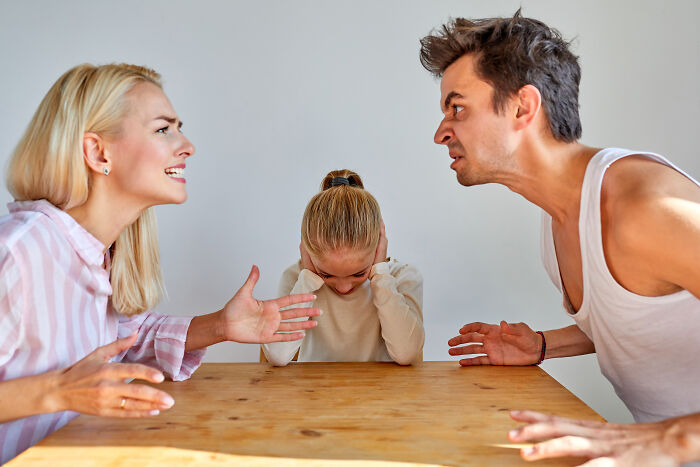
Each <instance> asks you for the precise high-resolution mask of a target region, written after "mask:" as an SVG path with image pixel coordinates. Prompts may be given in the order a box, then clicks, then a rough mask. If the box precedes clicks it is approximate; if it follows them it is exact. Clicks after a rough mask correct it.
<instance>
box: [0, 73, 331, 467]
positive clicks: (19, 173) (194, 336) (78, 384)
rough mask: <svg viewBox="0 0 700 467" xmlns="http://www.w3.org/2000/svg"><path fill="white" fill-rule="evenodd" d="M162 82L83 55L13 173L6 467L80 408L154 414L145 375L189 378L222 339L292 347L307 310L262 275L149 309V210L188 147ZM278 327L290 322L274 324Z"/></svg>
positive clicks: (157, 282)
mask: <svg viewBox="0 0 700 467" xmlns="http://www.w3.org/2000/svg"><path fill="white" fill-rule="evenodd" d="M181 125H182V122H181V121H180V120H179V118H178V116H177V114H176V113H175V111H174V110H173V108H172V106H171V104H170V102H169V101H168V98H167V97H166V96H165V94H164V93H163V91H162V89H161V84H160V76H159V75H158V74H157V73H156V72H154V71H152V70H150V69H147V68H142V67H137V66H132V65H105V66H99V67H95V66H91V65H81V66H78V67H75V68H73V69H71V70H69V71H68V72H66V73H65V74H64V75H63V76H61V77H60V78H59V79H58V81H57V82H56V83H55V84H54V85H53V87H52V88H51V89H50V90H49V92H48V93H47V95H46V96H45V97H44V99H43V101H42V102H41V104H40V105H39V108H38V110H37V111H36V113H35V115H34V117H33V119H32V121H31V122H30V124H29V126H28V128H27V130H26V133H25V134H24V136H23V137H22V139H21V140H20V142H19V144H18V146H17V148H16V150H15V153H14V155H13V157H12V160H11V163H10V167H9V171H8V187H9V190H10V192H11V193H12V194H13V195H14V197H15V199H16V201H15V202H14V203H11V204H10V205H9V209H10V214H9V215H7V216H5V217H2V218H0V463H3V462H6V461H7V460H9V459H10V458H12V457H13V456H15V455H16V454H18V453H19V452H21V451H22V450H24V449H26V448H27V447H29V446H31V445H32V444H34V443H36V442H37V441H39V440H40V439H42V438H43V437H44V436H46V435H47V434H49V433H51V432H52V431H54V430H56V429H58V428H60V427H61V426H62V425H64V424H65V423H67V422H68V421H70V420H71V419H72V418H74V417H75V416H77V413H76V412H80V413H87V414H93V415H105V416H115V417H145V416H151V415H157V414H158V412H159V410H163V409H167V408H169V407H171V406H172V405H173V403H174V401H173V399H172V398H171V397H170V396H169V395H168V394H167V393H165V392H163V391H160V390H157V389H154V388H152V387H149V386H146V385H142V384H125V383H124V380H125V379H128V378H137V379H142V380H145V381H150V382H152V383H158V382H161V381H163V379H164V375H163V373H165V374H166V375H167V376H169V377H170V378H172V379H173V380H176V381H177V380H183V379H187V378H188V377H189V376H190V375H191V374H192V372H193V371H194V370H195V369H196V368H197V367H198V366H199V364H200V362H201V360H202V356H203V354H204V350H203V349H204V348H205V347H206V346H208V345H211V344H214V343H216V342H221V341H224V340H235V341H238V342H249V343H262V342H274V341H288V340H293V339H299V338H301V337H302V336H303V334H302V333H300V332H294V331H299V330H302V329H308V328H310V327H312V326H314V325H315V324H316V323H315V322H311V321H304V322H298V323H280V320H281V319H287V318H293V317H299V316H315V315H317V314H318V313H319V311H318V310H316V309H311V308H302V309H297V310H292V311H282V312H280V311H279V310H280V308H281V307H285V306H289V305H292V304H296V303H300V302H308V301H309V300H312V299H313V296H312V295H308V294H307V295H300V296H294V297H284V298H281V299H278V300H269V301H259V300H256V299H254V298H253V296H252V293H253V287H254V286H255V283H256V281H257V279H258V275H259V272H258V270H257V268H256V267H255V266H254V267H253V269H252V271H251V273H250V276H249V277H248V280H247V281H246V283H245V284H244V285H243V287H242V288H241V289H240V290H239V291H238V292H237V293H236V295H235V296H234V297H233V298H232V299H231V300H230V301H229V302H228V303H227V304H226V305H225V306H224V307H223V308H222V309H221V310H219V311H217V312H215V313H211V314H208V315H203V316H197V317H195V318H186V317H166V316H161V315H158V314H155V313H153V312H149V311H147V310H149V309H151V308H152V307H154V306H155V305H156V304H157V303H158V302H159V301H160V299H161V290H162V287H161V283H162V280H161V271H160V265H159V259H158V244H157V237H156V224H155V217H154V214H153V211H152V209H151V206H154V205H157V204H168V203H175V204H179V203H182V202H184V201H185V200H186V198H187V191H186V189H185V186H186V184H185V176H184V171H185V163H186V161H187V158H189V157H190V156H192V154H194V147H193V146H192V144H191V143H190V141H189V140H188V139H187V138H186V137H185V136H184V135H183V134H182V133H181V131H180V126H181ZM278 331H285V333H279V332H278Z"/></svg>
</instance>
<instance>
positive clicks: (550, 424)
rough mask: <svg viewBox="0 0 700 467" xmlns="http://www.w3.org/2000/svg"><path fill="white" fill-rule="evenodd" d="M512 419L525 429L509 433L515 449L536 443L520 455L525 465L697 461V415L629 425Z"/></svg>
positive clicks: (528, 415) (525, 416)
mask: <svg viewBox="0 0 700 467" xmlns="http://www.w3.org/2000/svg"><path fill="white" fill-rule="evenodd" d="M510 415H511V417H512V418H513V419H514V420H516V421H519V422H525V423H527V425H525V426H522V427H520V428H517V429H514V430H512V431H511V432H510V433H508V438H509V439H510V440H511V441H513V442H518V443H524V442H530V441H534V442H537V443H536V444H534V445H533V446H531V447H527V448H523V449H522V450H521V455H522V456H523V458H525V459H526V460H529V461H534V460H539V459H546V458H551V457H567V456H582V457H590V458H606V460H607V461H608V462H607V463H606V464H605V465H616V466H630V467H631V466H638V465H679V464H684V463H686V462H691V461H695V460H700V413H696V414H691V415H685V416H683V417H676V418H671V419H668V420H663V421H661V422H656V423H637V424H632V425H616V424H613V423H602V422H595V421H588V420H572V419H568V418H561V417H555V416H552V415H545V414H541V413H537V412H530V411H515V412H511V414H510ZM543 440H544V441H543ZM601 460H603V459H601ZM596 465H598V464H596ZM601 465H603V464H601Z"/></svg>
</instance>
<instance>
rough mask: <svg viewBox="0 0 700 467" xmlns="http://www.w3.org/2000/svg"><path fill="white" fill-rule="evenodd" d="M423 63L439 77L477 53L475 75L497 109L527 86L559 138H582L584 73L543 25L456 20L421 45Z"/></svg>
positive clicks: (523, 20) (552, 31)
mask: <svg viewBox="0 0 700 467" xmlns="http://www.w3.org/2000/svg"><path fill="white" fill-rule="evenodd" d="M420 43H421V50H420V61H421V64H422V65H423V66H424V67H425V69H426V70H428V71H429V72H431V73H432V74H433V75H434V76H436V77H438V78H440V77H442V75H443V73H445V70H446V69H447V68H448V67H449V66H450V65H451V64H452V63H454V62H455V61H456V60H457V59H459V58H460V57H462V56H463V55H467V54H473V56H474V58H475V69H476V73H477V74H478V75H479V77H480V78H481V79H483V80H484V81H486V82H487V83H489V84H490V85H491V86H492V87H493V89H494V95H493V106H494V109H495V111H496V112H498V113H500V112H502V111H503V110H504V106H505V103H506V100H507V99H508V98H509V97H511V96H512V95H514V94H515V93H517V92H518V90H519V89H520V88H522V87H523V86H525V85H526V84H531V85H533V86H535V87H536V88H537V89H538V90H539V91H540V94H541V95H542V105H543V107H544V111H545V114H546V117H547V119H548V121H549V129H550V130H551V132H552V135H553V136H554V138H555V139H557V140H559V141H565V142H573V141H576V140H577V139H578V138H580V137H581V120H580V118H579V115H578V86H579V82H580V80H581V68H580V67H579V64H578V57H576V55H574V54H573V53H571V51H570V50H569V45H570V43H569V42H566V41H565V40H564V39H563V38H562V36H561V34H560V33H559V31H557V30H555V29H552V28H550V27H549V26H547V25H546V24H544V23H542V22H541V21H537V20H535V19H531V18H523V17H522V16H521V15H520V10H518V11H516V12H515V15H513V17H512V18H483V19H472V20H470V19H465V18H456V19H453V20H451V21H450V22H448V23H447V24H444V25H443V26H442V28H440V29H439V30H438V31H437V32H433V33H432V34H430V35H428V36H426V37H424V38H423V39H421V41H420Z"/></svg>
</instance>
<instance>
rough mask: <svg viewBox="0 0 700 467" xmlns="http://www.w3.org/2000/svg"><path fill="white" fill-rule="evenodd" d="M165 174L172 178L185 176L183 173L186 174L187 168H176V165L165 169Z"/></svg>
mask: <svg viewBox="0 0 700 467" xmlns="http://www.w3.org/2000/svg"><path fill="white" fill-rule="evenodd" d="M165 175H167V176H168V177H171V178H183V175H185V169H176V168H174V167H173V168H169V169H165Z"/></svg>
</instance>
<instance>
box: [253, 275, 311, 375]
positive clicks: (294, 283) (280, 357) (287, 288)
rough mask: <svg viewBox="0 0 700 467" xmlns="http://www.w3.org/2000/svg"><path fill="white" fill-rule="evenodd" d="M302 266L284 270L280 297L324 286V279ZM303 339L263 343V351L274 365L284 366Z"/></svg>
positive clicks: (303, 304) (306, 303)
mask: <svg viewBox="0 0 700 467" xmlns="http://www.w3.org/2000/svg"><path fill="white" fill-rule="evenodd" d="M300 267H301V266H299V265H298V264H297V265H294V266H292V267H290V268H288V269H287V270H286V271H284V273H283V274H282V278H281V279H280V286H279V295H280V297H283V296H285V295H292V294H303V293H314V292H316V291H317V290H318V289H320V288H321V286H323V279H321V278H320V277H319V276H318V275H316V274H314V273H313V272H311V271H309V270H308V269H301V271H300V270H299V269H300ZM311 305H312V302H304V303H299V304H297V305H292V306H289V307H287V308H285V309H290V308H306V307H310V306H311ZM307 319H309V318H308V317H304V318H293V319H289V320H286V322H292V321H304V320H307ZM309 331H310V330H307V331H306V332H309ZM303 340H304V339H303V338H302V339H299V340H296V341H290V342H274V343H271V344H263V345H262V349H263V353H264V354H265V357H266V358H267V361H269V362H270V363H272V364H273V365H275V366H284V365H286V364H287V363H289V362H291V361H292V358H294V355H295V354H296V353H297V350H299V347H301V343H302V342H303Z"/></svg>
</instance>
